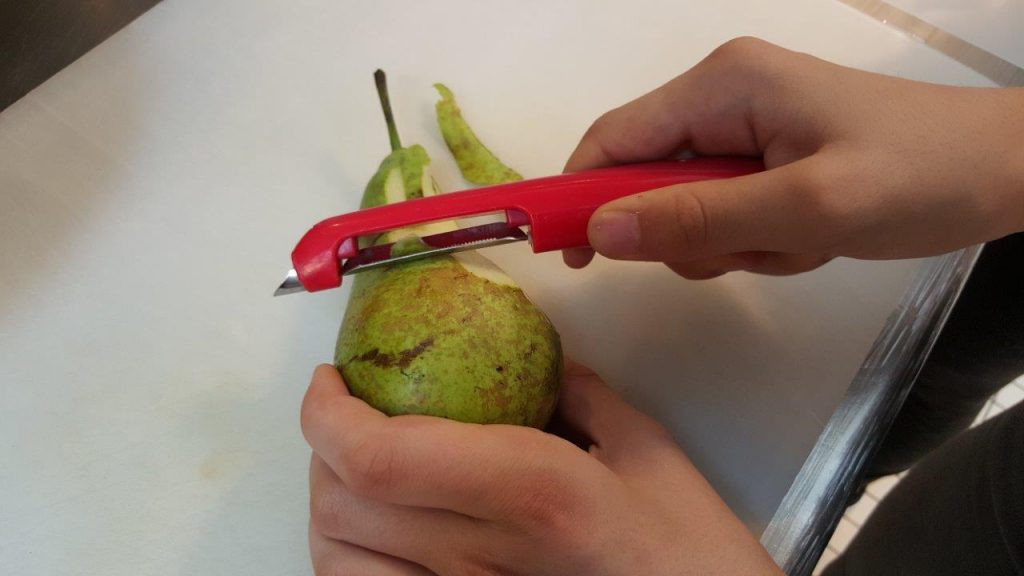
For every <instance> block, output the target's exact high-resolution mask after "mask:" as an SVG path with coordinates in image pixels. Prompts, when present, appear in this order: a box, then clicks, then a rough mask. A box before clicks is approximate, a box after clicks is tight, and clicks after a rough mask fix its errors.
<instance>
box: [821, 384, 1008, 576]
mask: <svg viewBox="0 0 1024 576" xmlns="http://www.w3.org/2000/svg"><path fill="white" fill-rule="evenodd" d="M1022 450H1024V404H1018V405H1017V406H1016V407H1015V408H1013V409H1012V410H1008V411H1006V412H1003V413H1002V414H1000V415H998V416H996V417H995V418H992V419H991V420H989V421H987V422H985V423H983V424H981V425H980V426H978V427H977V428H973V429H971V430H968V431H967V432H964V433H963V434H960V435H958V436H956V437H955V438H953V439H952V440H950V441H948V442H946V443H944V444H943V445H942V446H941V447H939V448H938V449H936V450H934V451H933V452H931V453H930V454H929V455H928V456H927V457H925V458H924V459H923V460H921V461H920V462H919V463H918V464H917V465H916V466H914V467H913V468H911V469H910V473H909V474H907V476H906V477H905V478H904V479H903V480H901V481H900V483H899V484H897V485H896V487H895V488H893V489H892V491H891V492H889V494H888V495H886V497H885V498H884V499H882V502H881V503H880V504H879V505H878V508H876V509H875V511H874V513H873V514H872V515H871V516H870V517H869V518H868V521H867V522H866V523H865V524H864V526H862V527H861V529H860V531H859V532H858V533H857V536H856V537H855V538H854V540H853V542H852V543H851V544H850V546H849V547H848V548H847V549H846V551H845V552H844V553H843V554H842V555H840V556H839V558H837V559H836V560H835V561H834V562H833V563H832V564H831V565H829V567H828V569H827V570H826V571H825V575H826V576H862V575H864V576H866V575H871V576H888V575H890V574H891V575H897V574H899V575H906V576H916V575H919V574H920V575H922V576H945V575H947V574H948V575H951V576H952V575H956V576H969V575H974V574H977V575H979V576H1003V575H1019V574H1024V457H1022V456H1024V455H1022V454H1021V452H1022Z"/></svg>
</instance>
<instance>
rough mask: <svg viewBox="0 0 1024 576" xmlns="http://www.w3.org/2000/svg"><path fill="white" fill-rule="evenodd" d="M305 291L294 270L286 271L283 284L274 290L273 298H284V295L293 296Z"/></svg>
mask: <svg viewBox="0 0 1024 576" xmlns="http://www.w3.org/2000/svg"><path fill="white" fill-rule="evenodd" d="M305 291H306V289H305V288H303V287H302V284H301V283H300V282H299V275H298V273H296V272H295V269H294V268H293V269H291V270H289V271H288V276H286V277H285V279H284V282H281V285H280V286H278V287H277V290H274V296H284V295H285V294H294V293H296V292H305Z"/></svg>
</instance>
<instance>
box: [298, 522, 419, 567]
mask: <svg viewBox="0 0 1024 576" xmlns="http://www.w3.org/2000/svg"><path fill="white" fill-rule="evenodd" d="M309 554H310V557H311V558H312V560H313V574H315V576H341V575H348V574H372V575H373V576H434V573H433V572H431V571H430V570H427V569H426V568H424V567H422V566H417V565H416V564H413V563H411V562H408V561H405V560H401V559H399V558H393V557H391V556H387V555H385V554H381V553H379V552H374V551H372V550H367V549H365V548H361V547H359V546H356V545H355V544H349V543H348V542H340V541H337V540H331V539H329V538H327V537H326V536H324V535H323V534H320V533H319V532H318V531H317V530H316V528H314V527H313V526H312V525H310V527H309Z"/></svg>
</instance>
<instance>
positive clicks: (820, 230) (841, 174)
mask: <svg viewBox="0 0 1024 576" xmlns="http://www.w3.org/2000/svg"><path fill="white" fill-rule="evenodd" d="M845 171H846V170H845V168H844V166H843V165H842V163H837V162H832V161H827V160H824V159H817V160H816V161H814V162H808V163H806V164H805V165H804V166H802V167H801V169H800V170H799V171H798V172H797V174H796V177H795V178H794V180H793V189H792V194H794V196H795V197H794V198H793V202H792V205H793V206H796V207H798V208H799V209H800V213H801V218H802V221H805V222H813V223H814V225H812V226H809V227H808V228H807V229H806V230H805V232H804V234H806V236H805V237H804V239H803V244H802V245H801V246H794V247H793V248H795V249H799V250H797V251H807V250H816V251H817V250H822V251H830V250H832V249H833V248H835V247H836V245H838V244H841V243H842V242H843V240H842V239H843V237H844V236H845V235H846V234H847V233H848V228H849V224H850V223H851V222H853V221H854V219H855V211H856V209H857V202H856V200H855V198H854V197H853V196H852V195H851V194H850V193H848V187H847V186H846V184H845V179H846V176H845Z"/></svg>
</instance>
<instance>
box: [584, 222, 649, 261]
mask: <svg viewBox="0 0 1024 576" xmlns="http://www.w3.org/2000/svg"><path fill="white" fill-rule="evenodd" d="M588 232H589V236H590V242H591V244H592V245H593V247H594V249H595V250H597V251H598V252H600V253H601V254H603V255H605V256H607V257H609V258H628V257H630V256H635V255H636V254H637V252H638V251H639V250H640V219H639V218H638V217H637V215H636V213H635V212H623V211H608V212H601V213H598V215H597V216H595V217H594V219H593V220H592V221H591V222H590V230H589V231H588Z"/></svg>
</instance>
